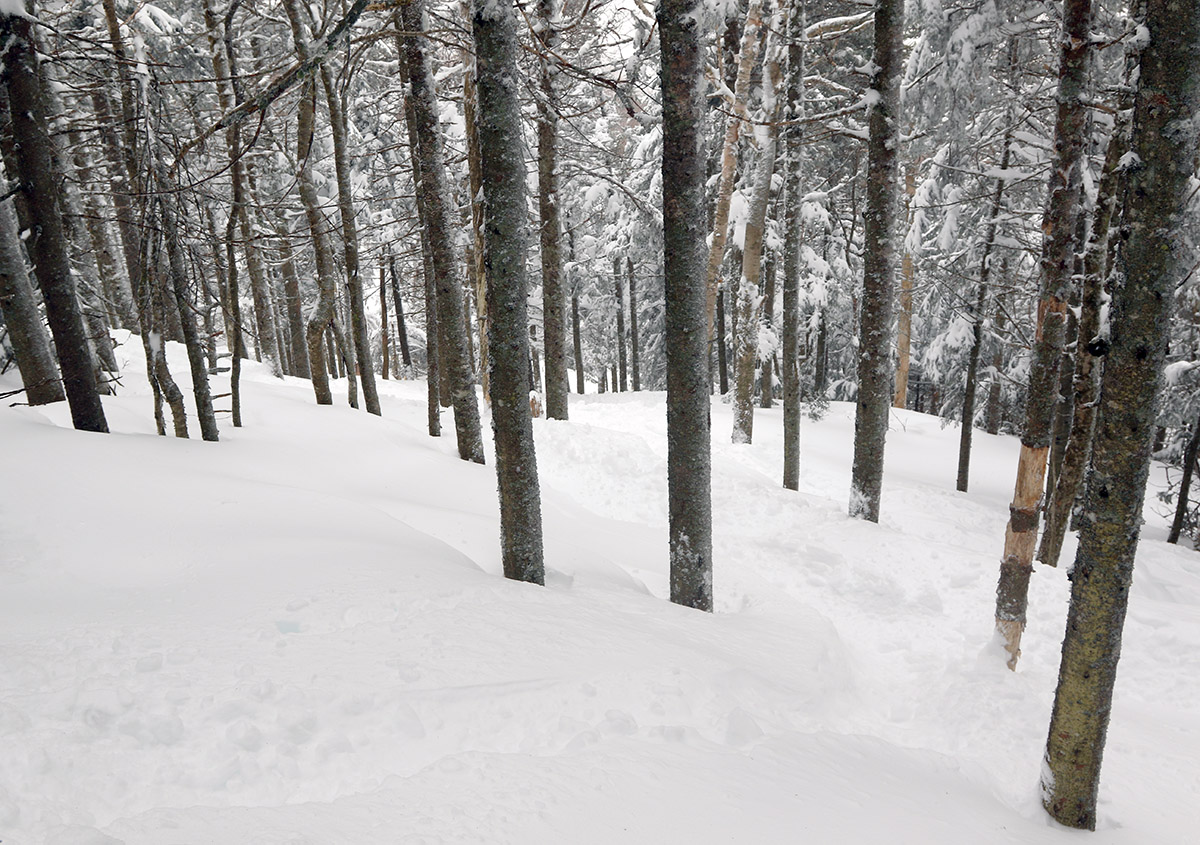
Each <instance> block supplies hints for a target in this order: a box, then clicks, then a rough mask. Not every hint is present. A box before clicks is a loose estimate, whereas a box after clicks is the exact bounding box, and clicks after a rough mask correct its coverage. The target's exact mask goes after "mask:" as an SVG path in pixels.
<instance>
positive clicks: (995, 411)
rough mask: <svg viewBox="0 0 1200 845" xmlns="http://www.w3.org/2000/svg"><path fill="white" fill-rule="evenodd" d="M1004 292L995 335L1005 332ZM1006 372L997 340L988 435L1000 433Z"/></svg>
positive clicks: (1004, 272) (1003, 268) (1003, 272)
mask: <svg viewBox="0 0 1200 845" xmlns="http://www.w3.org/2000/svg"><path fill="white" fill-rule="evenodd" d="M1000 276H1001V278H1003V279H1007V278H1008V258H1007V257H1006V258H1005V259H1004V260H1003V261H1002V262H1001V264H1000ZM1004 307H1005V306H1004V292H1003V291H1001V292H1000V293H998V294H997V295H996V310H995V317H994V318H993V320H992V325H993V326H995V332H994V333H995V334H997V335H999V333H1000V332H1002V331H1004V325H1005V311H1004ZM1003 371H1004V346H1003V344H1002V342H1001V341H1000V340H999V339H998V338H997V340H996V342H995V346H994V351H993V352H992V380H991V383H990V384H989V385H988V401H987V410H986V411H985V413H984V417H985V420H984V431H986V432H987V433H988V434H999V433H1000V416H1001V407H1000V394H1001V389H1002V384H1001V374H1002V373H1003Z"/></svg>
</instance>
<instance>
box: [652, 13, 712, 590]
mask: <svg viewBox="0 0 1200 845" xmlns="http://www.w3.org/2000/svg"><path fill="white" fill-rule="evenodd" d="M698 6H699V0H661V2H660V3H659V6H658V13H657V19H658V30H659V39H660V43H661V45H662V101H663V157H662V176H663V180H662V184H663V247H664V263H663V274H664V285H665V292H666V352H667V498H668V509H669V512H670V516H669V520H670V525H669V542H670V558H671V601H673V602H675V603H676V604H682V605H685V606H687V607H693V608H697V609H699V610H708V611H711V610H712V596H713V589H712V457H711V443H712V431H711V423H710V419H709V391H710V389H711V380H710V378H709V365H708V361H709V352H708V326H709V319H708V310H707V295H706V289H705V286H702V285H698V284H696V280H697V279H702V278H705V275H704V274H705V267H706V263H707V250H706V244H705V240H706V237H705V236H706V232H705V228H704V221H705V219H706V215H705V208H704V181H705V180H704V104H703V99H702V94H703V79H704V62H703V54H702V53H701V50H700V37H699V36H700V33H699V31H698V30H699V22H698V20H697V13H698Z"/></svg>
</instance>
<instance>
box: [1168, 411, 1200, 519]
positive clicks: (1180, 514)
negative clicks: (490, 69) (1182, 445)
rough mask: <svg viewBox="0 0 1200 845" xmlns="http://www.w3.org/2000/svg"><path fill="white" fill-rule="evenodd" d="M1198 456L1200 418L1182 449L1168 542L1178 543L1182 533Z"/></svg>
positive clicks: (1199, 450) (1199, 451)
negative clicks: (1181, 466)
mask: <svg viewBox="0 0 1200 845" xmlns="http://www.w3.org/2000/svg"><path fill="white" fill-rule="evenodd" d="M1197 456H1200V419H1198V420H1196V422H1194V423H1193V424H1192V436H1191V437H1190V438H1188V444H1187V448H1186V449H1184V450H1183V475H1182V477H1180V479H1179V499H1178V501H1177V502H1176V503H1175V518H1174V519H1173V520H1171V530H1170V532H1168V534H1167V542H1168V543H1178V542H1179V535H1180V534H1181V533H1183V523H1184V520H1185V519H1186V518H1187V513H1188V491H1189V490H1190V489H1191V486H1192V475H1193V473H1194V472H1195V470H1196V457H1197Z"/></svg>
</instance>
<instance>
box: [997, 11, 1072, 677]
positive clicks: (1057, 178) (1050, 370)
mask: <svg viewBox="0 0 1200 845" xmlns="http://www.w3.org/2000/svg"><path fill="white" fill-rule="evenodd" d="M1091 23H1092V3H1091V0H1066V3H1065V5H1064V8H1063V35H1062V41H1061V46H1062V51H1061V54H1060V65H1059V84H1058V98H1057V99H1058V116H1057V120H1056V124H1055V128H1054V148H1055V150H1056V153H1055V159H1054V163H1053V166H1052V167H1051V168H1050V190H1049V196H1048V198H1047V201H1046V211H1045V214H1044V216H1043V220H1042V232H1043V235H1044V237H1043V241H1042V283H1041V302H1040V303H1039V305H1038V326H1037V334H1036V340H1035V342H1034V350H1033V362H1032V364H1031V366H1030V371H1029V388H1028V398H1027V399H1026V406H1025V429H1024V432H1023V434H1022V436H1021V455H1020V458H1019V460H1018V463H1017V481H1016V487H1015V491H1014V493H1013V501H1012V504H1011V505H1010V506H1009V521H1008V528H1007V530H1006V531H1005V534H1004V557H1003V558H1002V559H1001V563H1000V581H999V584H998V585H997V586H996V630H997V632H998V633H999V635H1000V637H1001V639H1002V641H1003V643H1004V650H1005V651H1006V652H1007V653H1008V667H1009V668H1010V669H1013V670H1015V669H1016V667H1017V660H1018V659H1020V656H1021V634H1022V632H1023V631H1024V630H1025V609H1026V606H1027V604H1028V600H1029V576H1030V575H1031V574H1032V573H1033V553H1034V549H1035V547H1036V545H1037V530H1038V515H1039V509H1040V505H1041V500H1042V487H1043V485H1044V483H1045V478H1046V463H1047V460H1048V459H1049V453H1050V435H1051V428H1052V427H1053V422H1054V405H1055V398H1056V394H1057V392H1058V391H1057V386H1058V365H1059V359H1060V358H1061V357H1062V349H1063V344H1064V343H1065V339H1066V330H1067V296H1068V291H1069V289H1070V285H1071V273H1072V271H1073V269H1074V263H1075V226H1074V219H1073V215H1074V213H1075V211H1076V208H1077V206H1078V203H1079V187H1080V181H1081V180H1080V174H1079V165H1080V160H1081V158H1082V156H1083V144H1084V140H1085V138H1084V131H1085V129H1086V127H1087V103H1086V102H1085V94H1086V92H1087V85H1086V83H1087V75H1088V66H1089V65H1090V56H1091V46H1092V42H1091Z"/></svg>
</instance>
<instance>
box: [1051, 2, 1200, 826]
mask: <svg viewBox="0 0 1200 845" xmlns="http://www.w3.org/2000/svg"><path fill="white" fill-rule="evenodd" d="M1143 23H1144V24H1145V26H1146V29H1148V30H1149V34H1150V37H1149V39H1148V43H1147V45H1146V46H1145V47H1144V48H1143V51H1142V56H1141V73H1140V75H1139V78H1138V92H1137V97H1136V102H1135V106H1134V118H1133V141H1132V144H1131V147H1132V151H1133V153H1134V154H1135V155H1136V157H1137V158H1136V161H1137V162H1138V164H1137V165H1136V166H1135V167H1133V168H1132V169H1131V170H1130V172H1129V173H1128V176H1127V178H1128V180H1129V184H1128V187H1127V189H1126V191H1125V197H1124V215H1123V219H1122V236H1123V237H1122V240H1123V245H1122V247H1121V251H1120V254H1119V257H1118V266H1119V269H1120V271H1121V275H1122V277H1123V278H1124V280H1125V283H1124V286H1123V287H1122V288H1120V289H1119V290H1118V291H1117V292H1116V296H1115V297H1114V299H1115V302H1114V305H1115V308H1116V319H1114V320H1113V321H1112V349H1111V350H1110V352H1109V353H1108V356H1107V360H1106V362H1105V367H1104V376H1103V381H1102V386H1101V399H1100V423H1099V427H1098V429H1097V432H1096V440H1095V443H1094V446H1093V456H1092V473H1091V476H1090V479H1089V482H1088V490H1087V494H1086V497H1087V502H1086V511H1087V513H1088V518H1087V519H1086V520H1084V522H1083V528H1082V530H1081V532H1080V538H1079V550H1078V552H1077V553H1076V556H1075V567H1074V570H1073V572H1072V577H1071V606H1070V610H1069V611H1068V615H1067V627H1066V636H1065V638H1064V640H1063V649H1062V663H1061V665H1060V667H1059V674H1058V687H1057V689H1056V691H1055V695H1054V708H1053V711H1052V713H1051V717H1050V730H1049V736H1048V739H1047V742H1046V759H1045V764H1044V766H1043V769H1042V772H1043V773H1042V803H1043V805H1044V806H1045V808H1046V811H1047V812H1048V813H1049V814H1050V815H1051V816H1052V817H1053V818H1054V819H1055V820H1056V821H1058V822H1060V823H1062V824H1065V825H1068V826H1070V827H1077V828H1085V829H1088V830H1094V829H1095V827H1096V801H1097V795H1098V792H1099V781H1100V762H1101V758H1102V756H1103V753H1104V742H1105V736H1106V734H1107V732H1108V720H1109V715H1110V713H1111V712H1112V693H1113V684H1114V682H1115V680H1116V671H1117V661H1118V659H1119V658H1120V654H1121V634H1122V630H1123V628H1124V624H1125V613H1126V608H1127V606H1128V602H1129V587H1130V583H1131V581H1132V578H1133V561H1134V555H1135V553H1136V552H1137V546H1138V535H1139V533H1140V526H1141V521H1142V507H1143V504H1144V501H1145V495H1146V479H1147V476H1148V475H1149V470H1150V452H1151V448H1152V443H1153V438H1154V428H1155V427H1154V417H1155V405H1156V401H1157V399H1158V395H1159V389H1160V387H1161V385H1162V382H1163V378H1162V371H1163V363H1164V361H1165V358H1166V344H1167V338H1168V337H1169V333H1170V320H1171V314H1172V310H1173V304H1174V298H1175V288H1176V286H1177V285H1178V284H1179V283H1180V280H1182V279H1183V278H1184V276H1185V275H1186V274H1187V273H1188V272H1189V265H1190V263H1191V262H1190V260H1189V259H1188V258H1187V256H1186V254H1185V252H1184V251H1183V250H1180V249H1178V243H1179V239H1180V238H1182V237H1184V232H1185V231H1186V229H1187V227H1188V226H1189V225H1190V223H1189V222H1188V212H1187V197H1188V194H1189V192H1190V190H1191V189H1190V187H1189V181H1190V180H1191V178H1192V174H1193V172H1194V170H1195V155H1196V151H1197V143H1196V133H1195V132H1194V131H1190V130H1188V129H1184V128H1182V127H1188V126H1190V125H1191V122H1192V121H1193V120H1194V118H1195V115H1196V113H1197V110H1198V109H1200V6H1198V5H1196V4H1194V3H1188V2H1182V0H1148V2H1147V3H1146V16H1145V20H1144V21H1143Z"/></svg>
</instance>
